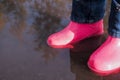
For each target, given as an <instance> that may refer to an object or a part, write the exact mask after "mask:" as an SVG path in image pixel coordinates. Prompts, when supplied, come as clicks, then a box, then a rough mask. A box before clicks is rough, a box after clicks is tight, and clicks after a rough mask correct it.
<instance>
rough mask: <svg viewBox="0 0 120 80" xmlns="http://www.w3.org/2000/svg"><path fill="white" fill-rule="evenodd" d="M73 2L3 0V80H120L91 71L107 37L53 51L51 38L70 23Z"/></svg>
mask: <svg viewBox="0 0 120 80" xmlns="http://www.w3.org/2000/svg"><path fill="white" fill-rule="evenodd" d="M70 12H71V0H67V1H63V0H0V80H120V74H119V73H118V74H114V75H109V76H104V77H103V76H100V75H96V74H95V73H93V72H91V71H90V70H89V68H88V67H87V60H88V58H89V56H90V54H91V53H92V52H93V51H94V50H95V49H96V48H97V47H99V46H100V44H101V43H102V42H103V41H104V40H105V39H106V36H107V31H106V30H107V20H108V15H109V14H108V13H109V9H107V10H106V13H105V34H104V35H102V36H98V37H95V38H90V39H87V40H84V41H82V42H81V43H79V44H77V45H75V48H74V49H53V48H50V47H49V46H48V45H47V44H46V39H47V37H48V36H49V35H50V34H51V33H54V32H57V31H59V30H61V29H63V28H64V27H65V26H66V25H67V24H68V23H69V21H70V19H69V17H70Z"/></svg>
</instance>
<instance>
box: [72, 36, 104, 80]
mask: <svg viewBox="0 0 120 80" xmlns="http://www.w3.org/2000/svg"><path fill="white" fill-rule="evenodd" d="M103 39H105V37H104V36H97V37H93V38H89V39H86V40H83V41H81V42H80V43H79V44H76V45H75V46H74V47H75V48H73V49H70V62H71V72H72V73H74V74H75V76H76V79H75V80H100V78H101V77H100V76H97V75H95V74H94V73H92V72H91V71H90V70H89V69H88V66H87V61H88V58H89V56H90V54H91V52H93V51H94V50H95V49H96V48H97V47H99V46H100V44H102V42H103V41H104V40H103Z"/></svg>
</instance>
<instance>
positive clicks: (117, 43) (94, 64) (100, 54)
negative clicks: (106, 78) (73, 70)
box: [88, 36, 120, 75]
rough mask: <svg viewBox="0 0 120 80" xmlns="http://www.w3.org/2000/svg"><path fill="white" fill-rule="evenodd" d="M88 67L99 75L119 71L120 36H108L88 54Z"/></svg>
mask: <svg viewBox="0 0 120 80" xmlns="http://www.w3.org/2000/svg"><path fill="white" fill-rule="evenodd" d="M88 66H89V68H90V69H92V70H93V71H95V72H96V73H98V74H100V75H109V74H113V73H117V72H119V71H120V38H114V37H112V36H109V37H108V38H107V40H106V41H105V42H104V43H103V44H102V45H101V46H100V47H99V48H98V49H97V50H96V51H95V52H94V53H93V54H92V55H91V56H90V59H89V61H88Z"/></svg>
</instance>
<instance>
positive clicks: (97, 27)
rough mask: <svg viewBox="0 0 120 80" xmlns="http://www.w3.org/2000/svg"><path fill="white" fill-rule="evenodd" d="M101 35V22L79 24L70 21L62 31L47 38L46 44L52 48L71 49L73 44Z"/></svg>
mask: <svg viewBox="0 0 120 80" xmlns="http://www.w3.org/2000/svg"><path fill="white" fill-rule="evenodd" d="M101 34H103V20H100V21H98V22H95V23H89V24H80V23H76V22H73V21H71V22H70V24H69V25H68V26H67V27H66V28H64V29H63V30H61V31H59V32H57V33H54V34H52V35H51V36H49V38H48V40H47V43H48V45H49V46H51V47H53V48H73V44H75V43H77V42H78V41H81V40H84V39H86V38H89V37H93V36H97V35H101Z"/></svg>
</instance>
